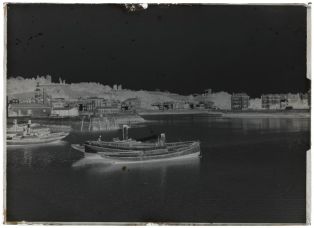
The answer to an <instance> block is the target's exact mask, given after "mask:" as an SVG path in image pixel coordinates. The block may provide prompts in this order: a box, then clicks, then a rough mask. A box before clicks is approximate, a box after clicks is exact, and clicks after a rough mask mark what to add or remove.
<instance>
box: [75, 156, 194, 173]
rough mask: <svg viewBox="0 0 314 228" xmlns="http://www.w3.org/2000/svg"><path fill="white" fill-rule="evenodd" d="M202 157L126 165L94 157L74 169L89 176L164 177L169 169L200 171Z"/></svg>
mask: <svg viewBox="0 0 314 228" xmlns="http://www.w3.org/2000/svg"><path fill="white" fill-rule="evenodd" d="M199 165H200V157H194V158H192V159H177V160H168V161H167V160H166V161H157V162H156V161H155V162H144V163H124V164H113V163H110V162H108V161H106V160H105V159H103V158H102V157H100V156H99V155H95V156H92V157H86V158H82V159H80V160H79V161H77V162H75V163H73V165H72V167H73V168H75V169H86V172H88V173H89V174H96V175H104V174H110V173H114V172H117V171H119V172H120V171H121V170H122V171H125V172H130V170H132V171H137V172H145V173H147V172H150V171H154V172H161V176H164V175H165V173H166V172H167V169H169V168H174V167H179V168H184V169H195V170H199Z"/></svg>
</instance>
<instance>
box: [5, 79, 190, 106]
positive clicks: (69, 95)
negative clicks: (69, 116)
mask: <svg viewBox="0 0 314 228" xmlns="http://www.w3.org/2000/svg"><path fill="white" fill-rule="evenodd" d="M37 83H39V85H40V86H41V87H42V88H44V89H45V92H46V93H47V94H49V95H51V96H52V97H53V98H65V99H77V98H79V97H102V98H106V99H116V100H120V101H124V100H126V99H128V98H135V97H137V98H139V99H140V100H141V107H142V108H151V104H153V103H156V102H166V101H179V100H188V97H187V96H182V95H178V94H173V93H169V92H157V91H144V90H140V91H132V90H128V89H123V90H113V89H112V88H111V87H110V86H108V85H102V84H100V83H95V82H81V83H71V84H66V83H65V82H61V83H53V82H52V81H51V76H49V75H48V76H42V77H39V76H38V77H37V78H31V79H28V78H27V79H24V78H22V77H16V78H9V79H8V80H7V94H8V96H9V97H15V98H23V97H25V96H33V94H34V93H33V92H34V90H35V88H36V85H37Z"/></svg>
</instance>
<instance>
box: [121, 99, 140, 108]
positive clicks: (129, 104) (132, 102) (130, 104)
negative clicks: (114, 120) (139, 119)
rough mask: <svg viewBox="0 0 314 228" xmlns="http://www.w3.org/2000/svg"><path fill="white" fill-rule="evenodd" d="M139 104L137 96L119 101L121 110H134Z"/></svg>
mask: <svg viewBox="0 0 314 228" xmlns="http://www.w3.org/2000/svg"><path fill="white" fill-rule="evenodd" d="M140 106H141V101H140V99H139V98H129V99H126V100H124V101H123V102H122V103H121V110H123V111H134V110H136V109H138V108H140Z"/></svg>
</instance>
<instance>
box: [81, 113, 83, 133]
mask: <svg viewBox="0 0 314 228" xmlns="http://www.w3.org/2000/svg"><path fill="white" fill-rule="evenodd" d="M83 124H84V116H83V118H82V123H81V132H82V131H83Z"/></svg>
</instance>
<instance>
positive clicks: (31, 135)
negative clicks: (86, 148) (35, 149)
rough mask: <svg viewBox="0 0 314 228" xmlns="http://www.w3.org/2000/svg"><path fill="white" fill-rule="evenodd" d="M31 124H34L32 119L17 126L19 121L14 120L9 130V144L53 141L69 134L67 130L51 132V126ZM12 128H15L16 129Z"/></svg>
mask: <svg viewBox="0 0 314 228" xmlns="http://www.w3.org/2000/svg"><path fill="white" fill-rule="evenodd" d="M31 126H33V125H32V124H31V121H30V120H29V121H28V123H27V124H26V125H25V126H23V127H21V126H17V122H14V126H13V127H12V128H10V129H8V131H7V135H6V136H7V140H6V141H7V145H8V146H14V145H32V144H43V143H51V142H56V141H59V140H61V139H63V138H65V137H66V136H67V135H68V134H69V133H66V132H51V130H50V128H34V129H32V128H31ZM21 128H22V130H21ZM12 129H15V130H16V131H14V130H12Z"/></svg>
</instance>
